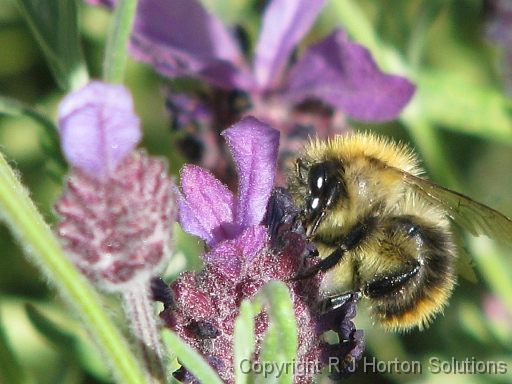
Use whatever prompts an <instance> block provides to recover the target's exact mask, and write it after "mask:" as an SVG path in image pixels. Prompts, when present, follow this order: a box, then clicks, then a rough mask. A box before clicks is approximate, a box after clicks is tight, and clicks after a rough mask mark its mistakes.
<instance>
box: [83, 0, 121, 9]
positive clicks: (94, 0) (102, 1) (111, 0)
mask: <svg viewBox="0 0 512 384" xmlns="http://www.w3.org/2000/svg"><path fill="white" fill-rule="evenodd" d="M84 2H86V3H89V4H92V5H103V6H105V7H107V8H114V7H115V6H116V5H117V0H84Z"/></svg>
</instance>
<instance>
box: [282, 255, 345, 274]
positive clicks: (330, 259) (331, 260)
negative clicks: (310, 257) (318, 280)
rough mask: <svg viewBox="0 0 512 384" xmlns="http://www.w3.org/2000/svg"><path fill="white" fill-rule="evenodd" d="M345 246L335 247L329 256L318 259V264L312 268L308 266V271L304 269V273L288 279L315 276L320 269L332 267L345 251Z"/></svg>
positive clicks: (325, 269) (324, 269)
mask: <svg viewBox="0 0 512 384" xmlns="http://www.w3.org/2000/svg"><path fill="white" fill-rule="evenodd" d="M345 251H346V248H345V247H340V248H338V249H336V250H335V251H334V252H333V253H331V254H330V255H329V256H327V257H326V258H325V259H323V260H322V261H320V262H319V263H318V264H316V265H314V266H313V267H312V268H310V269H309V270H308V271H306V272H305V273H304V274H302V275H299V276H295V277H294V278H292V279H290V280H291V281H296V280H302V279H307V278H308V277H311V276H315V275H316V274H317V273H318V272H320V271H327V270H329V269H331V268H332V267H334V266H335V265H336V264H338V262H339V261H340V260H341V258H342V257H343V254H344V253H345Z"/></svg>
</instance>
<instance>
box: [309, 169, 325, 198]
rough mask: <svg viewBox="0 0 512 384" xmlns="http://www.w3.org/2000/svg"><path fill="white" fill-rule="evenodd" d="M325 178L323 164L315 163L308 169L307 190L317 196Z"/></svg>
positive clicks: (320, 191) (322, 187)
mask: <svg viewBox="0 0 512 384" xmlns="http://www.w3.org/2000/svg"><path fill="white" fill-rule="evenodd" d="M326 179H327V174H326V169H325V165H324V164H323V163H320V164H315V165H313V166H312V167H311V169H310V171H309V190H310V192H311V195H312V196H313V197H319V196H320V195H321V194H322V191H323V189H324V187H325V183H326V181H327V180H326Z"/></svg>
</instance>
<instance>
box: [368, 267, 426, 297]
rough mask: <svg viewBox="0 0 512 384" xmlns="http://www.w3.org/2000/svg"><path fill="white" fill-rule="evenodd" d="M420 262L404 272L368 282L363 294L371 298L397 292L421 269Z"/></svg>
mask: <svg viewBox="0 0 512 384" xmlns="http://www.w3.org/2000/svg"><path fill="white" fill-rule="evenodd" d="M420 268H421V266H420V264H419V263H418V262H416V263H415V265H414V267H413V268H412V269H410V270H409V271H406V272H404V273H402V274H398V275H392V276H384V277H379V278H376V279H374V280H371V281H369V282H367V283H366V286H365V287H364V288H363V290H362V291H363V294H364V295H365V296H367V297H369V298H373V299H375V298H380V297H385V296H388V295H390V294H392V293H395V292H397V291H398V290H399V289H400V288H402V287H403V286H404V285H406V284H407V283H408V281H409V280H410V279H412V278H413V277H414V276H416V275H417V274H418V272H419V271H420Z"/></svg>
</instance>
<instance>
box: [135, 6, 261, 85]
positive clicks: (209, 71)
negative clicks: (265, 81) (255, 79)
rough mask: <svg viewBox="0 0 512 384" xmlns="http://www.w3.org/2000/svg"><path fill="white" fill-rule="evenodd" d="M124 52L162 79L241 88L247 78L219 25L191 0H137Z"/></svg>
mask: <svg viewBox="0 0 512 384" xmlns="http://www.w3.org/2000/svg"><path fill="white" fill-rule="evenodd" d="M129 50H130V53H131V54H132V56H133V57H135V59H137V60H141V61H143V62H146V63H149V64H151V65H152V66H154V67H155V69H156V70H157V71H158V72H160V73H162V74H163V75H165V76H169V77H177V76H190V77H195V78H199V79H202V80H204V81H207V82H209V83H211V84H213V85H216V86H218V87H221V88H227V89H231V88H234V87H238V88H244V87H246V86H249V84H250V83H251V82H252V75H251V74H250V73H249V72H248V71H244V70H243V69H242V66H243V65H244V58H243V55H242V53H241V52H240V49H239V47H238V45H237V43H236V41H235V40H234V39H233V38H232V37H231V35H230V34H229V33H228V31H227V30H226V29H225V28H224V26H223V25H222V23H221V22H220V21H219V20H218V19H217V18H215V17H214V16H212V15H210V14H208V13H207V12H206V10H205V9H204V8H203V6H202V5H201V4H200V3H199V2H197V1H195V0H140V1H139V4H138V8H137V13H136V16H135V21H134V26H133V32H132V37H131V40H130V44H129Z"/></svg>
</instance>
